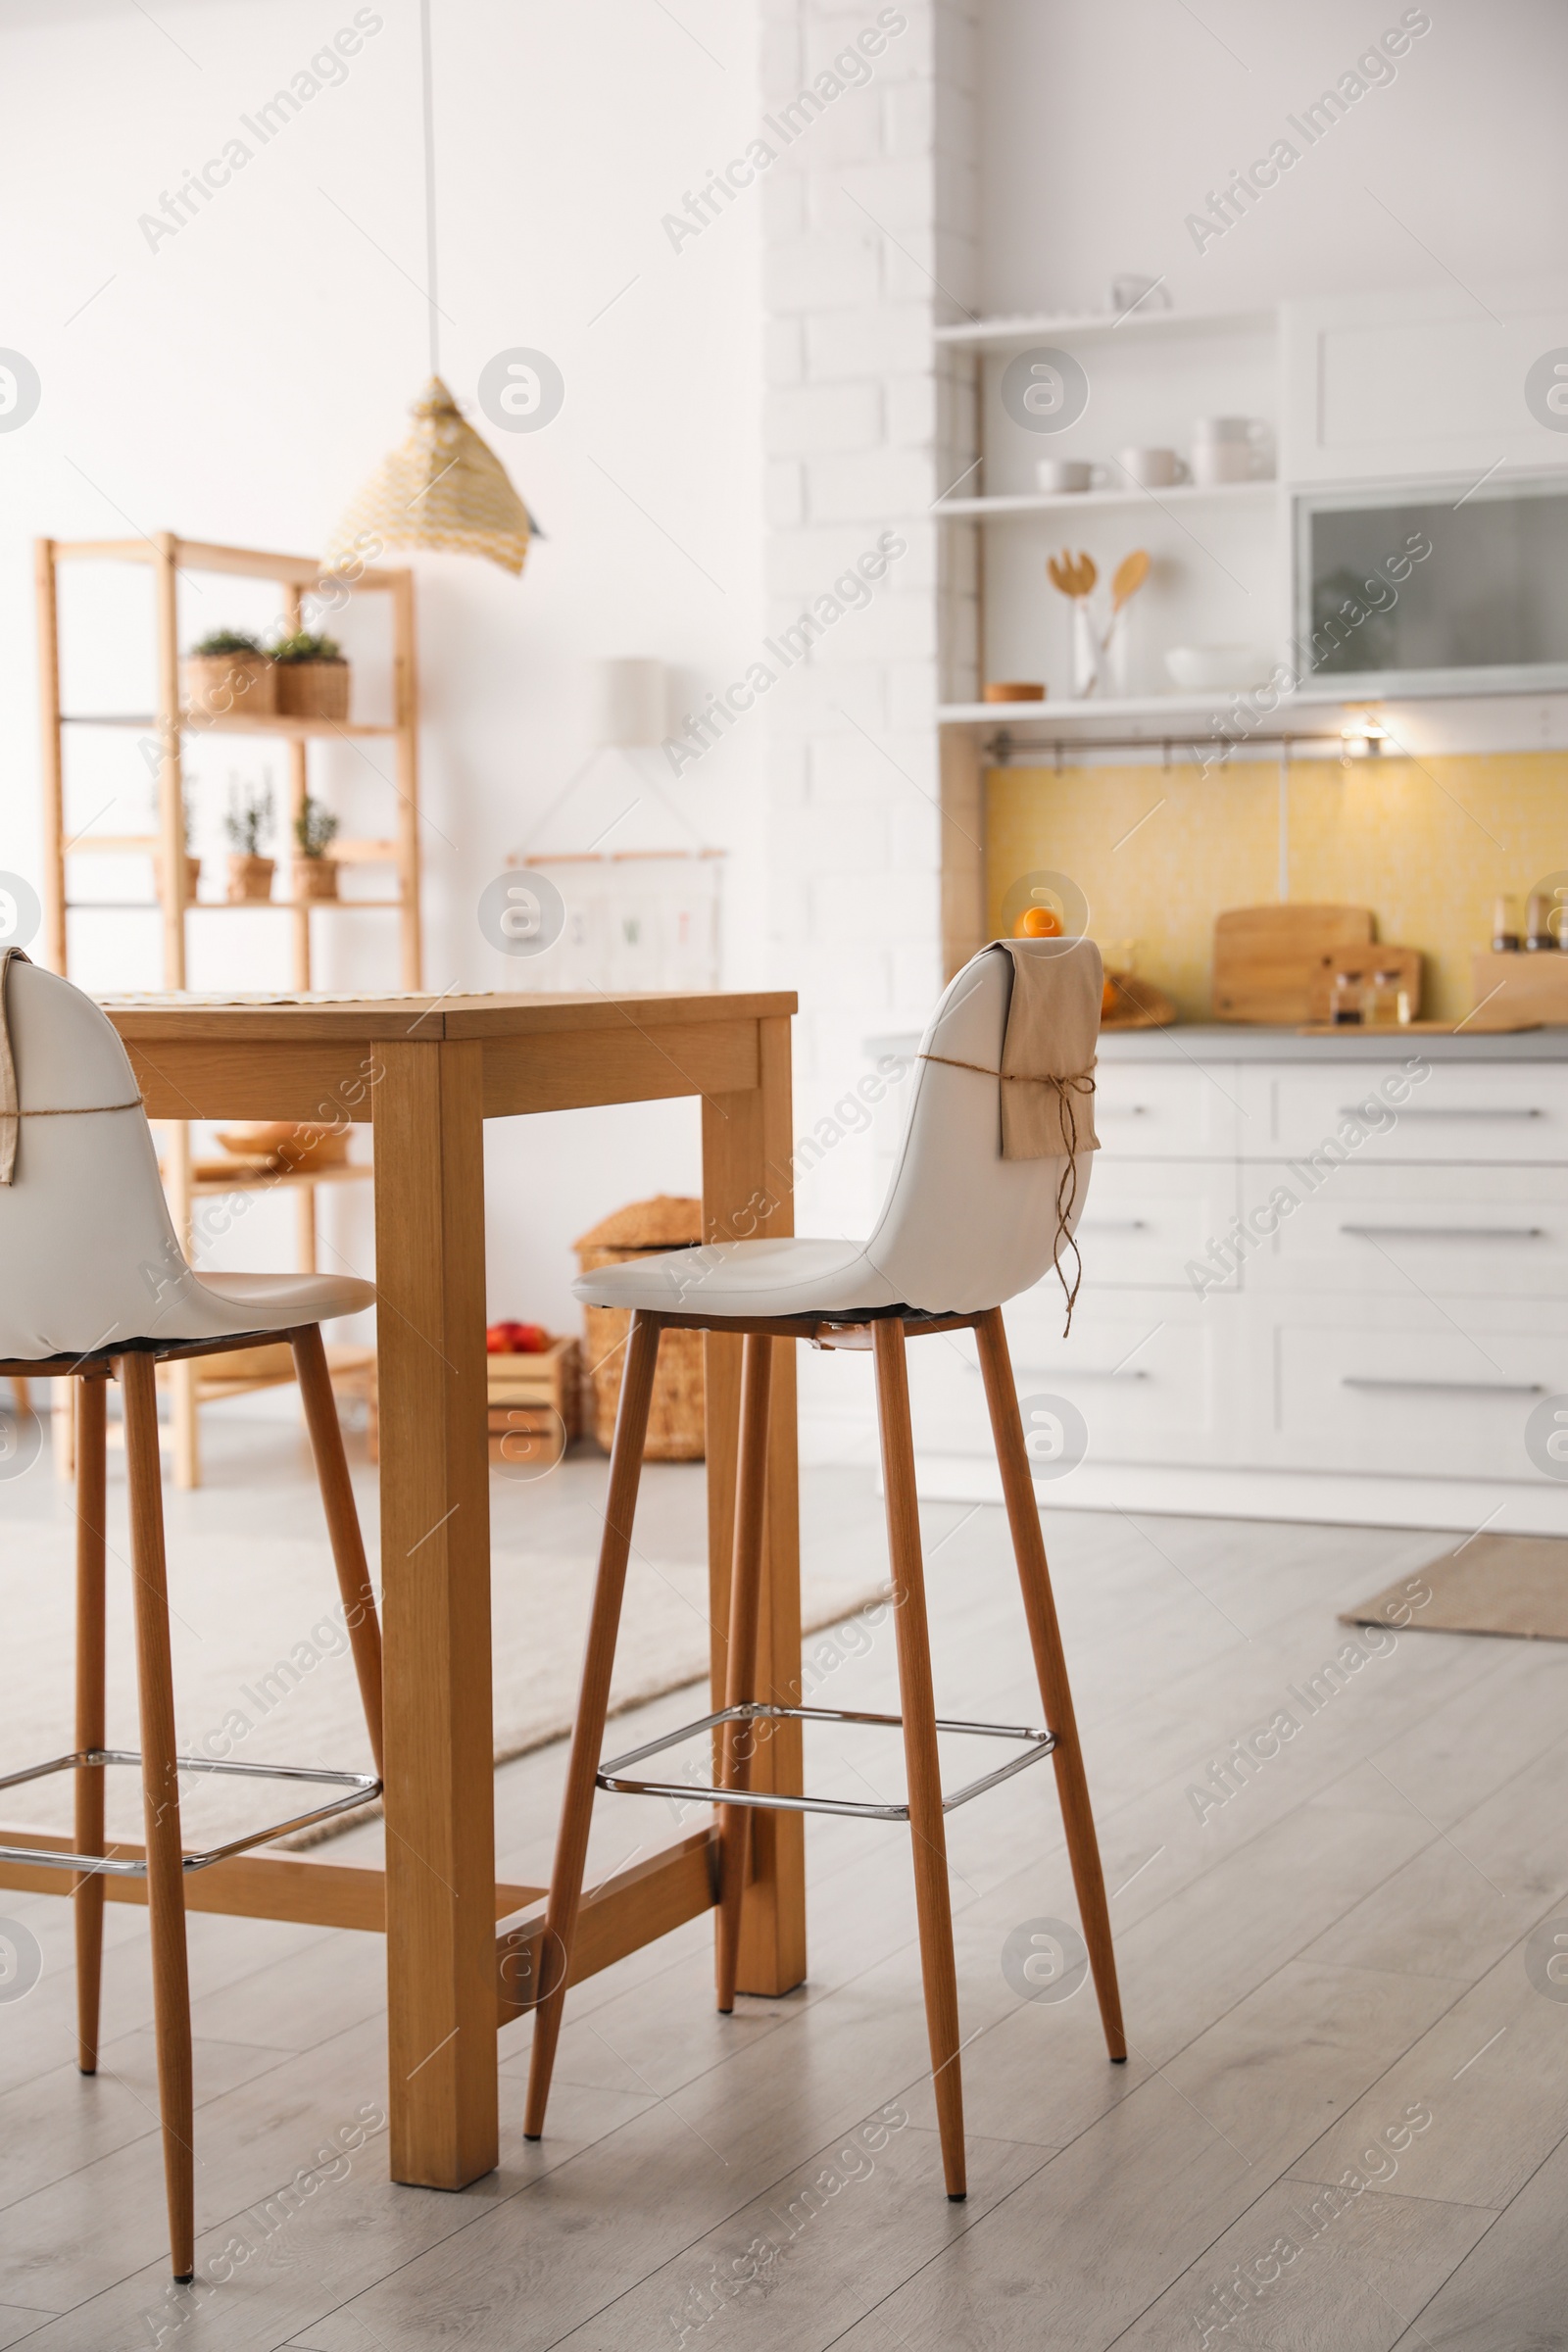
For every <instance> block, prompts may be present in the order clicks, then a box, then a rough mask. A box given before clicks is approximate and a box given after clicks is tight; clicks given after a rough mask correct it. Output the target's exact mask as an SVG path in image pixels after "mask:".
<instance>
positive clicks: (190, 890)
mask: <svg viewBox="0 0 1568 2352" xmlns="http://www.w3.org/2000/svg"><path fill="white" fill-rule="evenodd" d="M201 878H202V861H201V859H200V858H192V857H191V855H190V854H189V852H188V851H187V852H186V856H185V900H186V904H187V905H189V903H190V901H191V900H192V899H194V898H195V896H196V885H197V883H198V882H199V881H200V880H201ZM158 895H159V897H160V898H163V897H164V896H165V895H166V894H165V891H164V860H163V858H161V857H160V858H159V859H158Z"/></svg>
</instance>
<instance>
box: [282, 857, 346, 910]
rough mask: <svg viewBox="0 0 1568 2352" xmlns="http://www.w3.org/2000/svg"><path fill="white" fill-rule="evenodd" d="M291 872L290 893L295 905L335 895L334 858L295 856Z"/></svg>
mask: <svg viewBox="0 0 1568 2352" xmlns="http://www.w3.org/2000/svg"><path fill="white" fill-rule="evenodd" d="M292 872H293V892H292V895H293V898H294V902H295V904H296V906H298V905H300V904H301V903H303V902H306V901H310V900H319V899H335V898H336V897H337V859H336V858H295V860H294V864H293V868H292Z"/></svg>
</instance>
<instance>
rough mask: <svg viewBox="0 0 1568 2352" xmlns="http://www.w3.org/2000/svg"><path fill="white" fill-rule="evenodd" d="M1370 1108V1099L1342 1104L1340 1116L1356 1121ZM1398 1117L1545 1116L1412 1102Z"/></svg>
mask: <svg viewBox="0 0 1568 2352" xmlns="http://www.w3.org/2000/svg"><path fill="white" fill-rule="evenodd" d="M1371 1107H1372V1103H1371V1100H1370V1098H1368V1100H1367V1101H1366V1102H1365V1103H1341V1104H1340V1116H1341V1118H1342V1119H1358V1118H1359V1117H1360V1116H1361V1114H1362V1112H1363V1111H1365V1110H1370V1109H1371ZM1398 1115H1399V1117H1400V1118H1401V1119H1544V1117H1545V1115H1546V1114H1545V1112H1544V1110H1488V1109H1486V1108H1484V1107H1483V1106H1482V1105H1481V1104H1479V1103H1465V1104H1462V1105H1455V1107H1454V1108H1453V1109H1452V1110H1437V1109H1434V1108H1433V1106H1432V1105H1431V1104H1430V1103H1407V1104H1406V1105H1405V1107H1404V1108H1403V1109H1402V1110H1401V1111H1400V1112H1399V1114H1398Z"/></svg>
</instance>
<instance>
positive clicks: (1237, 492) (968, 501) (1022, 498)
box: [931, 476, 1280, 520]
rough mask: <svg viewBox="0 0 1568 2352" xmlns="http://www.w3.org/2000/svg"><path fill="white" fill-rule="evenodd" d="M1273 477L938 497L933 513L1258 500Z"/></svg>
mask: <svg viewBox="0 0 1568 2352" xmlns="http://www.w3.org/2000/svg"><path fill="white" fill-rule="evenodd" d="M1279 487H1280V485H1279V483H1278V482H1277V481H1276V480H1275V479H1274V478H1273V477H1272V476H1270V478H1269V479H1268V480H1267V481H1259V482H1221V483H1217V484H1216V485H1215V486H1214V487H1213V488H1212V489H1209V488H1204V487H1201V485H1199V484H1198V483H1195V482H1178V483H1174V484H1173V485H1172V486H1171V488H1170V489H1168V490H1145V489H1142V488H1140V487H1138V486H1137V485H1134V487H1132V488H1131V489H1127V490H1067V491H1054V492H1049V493H1048V492H1044V491H1032V490H1020V491H1012V492H1007V493H1006V494H1005V495H1003V496H1000V497H996V498H939V499H938V501H937V503H936V505H935V506H934V507H933V508H932V510H931V512H932V513H933V514H934V515H950V516H967V517H970V518H972V519H975V520H983V519H985V518H986V517H988V516H991V515H997V516H1002V515H1059V514H1065V513H1066V512H1067V511H1068V510H1069V509H1077V510H1080V511H1081V510H1082V509H1083V508H1085V507H1145V508H1147V507H1165V506H1173V507H1174V506H1192V505H1196V504H1198V503H1200V502H1201V503H1203V504H1205V505H1210V506H1212V505H1215V504H1219V505H1223V504H1224V503H1225V502H1226V501H1227V500H1228V499H1243V500H1255V499H1257V498H1258V497H1259V496H1261V495H1265V494H1266V495H1267V496H1268V497H1270V498H1272V497H1273V496H1274V494H1275V492H1276V491H1277V490H1278V489H1279Z"/></svg>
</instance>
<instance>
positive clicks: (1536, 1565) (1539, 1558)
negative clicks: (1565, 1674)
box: [1340, 1536, 1568, 1642]
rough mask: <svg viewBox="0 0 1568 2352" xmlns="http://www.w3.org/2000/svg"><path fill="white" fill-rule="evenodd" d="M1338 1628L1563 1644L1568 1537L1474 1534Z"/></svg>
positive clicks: (1348, 1615) (1567, 1631)
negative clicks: (1387, 1627)
mask: <svg viewBox="0 0 1568 2352" xmlns="http://www.w3.org/2000/svg"><path fill="white" fill-rule="evenodd" d="M1340 1623H1341V1624H1342V1625H1393V1626H1397V1627H1399V1628H1400V1629H1403V1628H1404V1627H1406V1626H1408V1627H1409V1628H1410V1630H1411V1631H1412V1632H1416V1631H1419V1632H1422V1633H1428V1634H1502V1635H1506V1636H1509V1637H1511V1638H1512V1639H1513V1640H1515V1641H1520V1642H1568V1539H1564V1538H1563V1537H1561V1536H1472V1537H1471V1538H1469V1540H1468V1541H1467V1542H1465V1543H1462V1544H1459V1545H1458V1546H1457V1548H1456V1549H1454V1550H1453V1551H1447V1552H1444V1553H1442V1554H1441V1555H1440V1556H1439V1557H1438V1558H1437V1559H1435V1560H1432V1561H1429V1563H1428V1564H1427V1566H1426V1567H1425V1568H1420V1569H1417V1571H1416V1573H1415V1574H1414V1576H1406V1577H1402V1578H1401V1579H1400V1581H1399V1582H1398V1584H1397V1585H1390V1586H1389V1588H1388V1590H1387V1591H1386V1592H1383V1593H1376V1594H1374V1596H1373V1597H1372V1599H1371V1600H1367V1601H1363V1602H1362V1603H1361V1605H1360V1607H1359V1608H1354V1609H1347V1610H1346V1611H1345V1612H1344V1614H1343V1615H1342V1617H1341V1619H1340Z"/></svg>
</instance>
